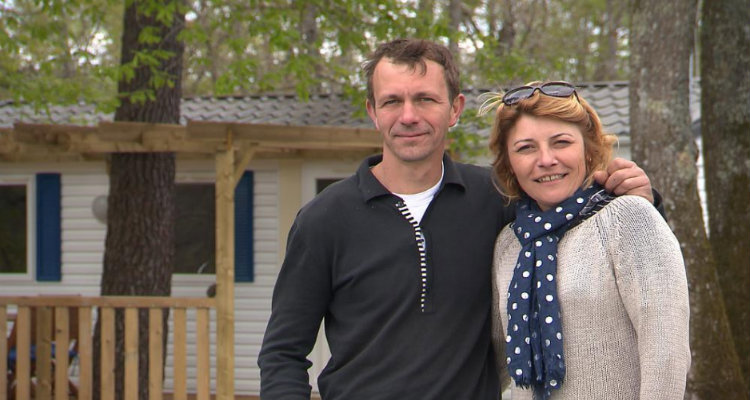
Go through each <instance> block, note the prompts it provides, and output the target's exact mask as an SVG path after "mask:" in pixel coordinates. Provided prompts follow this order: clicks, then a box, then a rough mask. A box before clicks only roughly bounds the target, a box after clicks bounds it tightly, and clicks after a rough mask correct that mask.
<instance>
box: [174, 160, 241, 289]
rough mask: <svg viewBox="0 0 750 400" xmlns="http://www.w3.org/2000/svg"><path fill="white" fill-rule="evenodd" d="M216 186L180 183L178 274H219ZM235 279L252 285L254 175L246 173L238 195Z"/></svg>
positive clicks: (176, 197)
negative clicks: (217, 265) (217, 263)
mask: <svg viewBox="0 0 750 400" xmlns="http://www.w3.org/2000/svg"><path fill="white" fill-rule="evenodd" d="M215 190H216V189H215V184H214V183H213V182H205V183H177V185H176V189H175V236H174V237H175V269H174V273H176V274H215V273H216V202H215ZM234 208H235V212H234V214H235V222H234V236H235V245H234V254H235V260H234V264H235V266H234V268H235V271H234V275H235V281H237V282H252V281H253V279H254V273H253V272H254V271H253V173H252V171H246V172H245V173H244V174H243V176H242V179H241V180H240V182H239V183H238V184H237V187H236V189H235V194H234Z"/></svg>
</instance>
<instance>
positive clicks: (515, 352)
mask: <svg viewBox="0 0 750 400" xmlns="http://www.w3.org/2000/svg"><path fill="white" fill-rule="evenodd" d="M613 198H614V197H613V196H612V195H610V194H608V193H607V192H606V191H604V189H603V188H602V187H601V186H600V185H598V184H594V185H593V186H590V187H588V188H586V189H579V190H578V191H576V193H574V194H573V196H571V197H570V198H568V199H567V200H565V201H563V202H562V203H560V204H558V205H557V206H556V207H553V208H551V209H549V210H547V211H541V210H540V209H539V206H538V205H537V204H536V202H535V201H534V200H532V199H531V198H529V197H528V196H523V197H522V198H521V199H520V200H519V201H518V203H517V204H516V221H515V222H514V223H513V225H512V228H513V232H514V233H515V234H516V237H518V240H519V241H520V242H521V252H520V253H519V254H518V262H517V263H516V268H515V270H514V271H513V279H512V280H511V282H510V286H509V288H508V335H507V336H506V338H505V341H506V353H507V356H508V359H507V362H508V371H509V372H510V376H511V377H512V378H513V379H514V380H515V382H516V385H518V386H522V387H526V388H528V387H532V388H533V389H534V392H535V398H539V397H541V398H543V399H548V398H549V396H550V395H551V393H552V390H555V389H559V388H560V385H562V383H563V380H564V379H565V358H564V356H563V343H562V338H563V332H562V323H561V322H560V304H559V303H558V301H557V244H558V242H559V241H560V238H562V236H563V234H564V233H565V232H566V231H567V230H568V229H570V228H572V227H573V226H575V225H577V224H579V223H580V222H582V221H583V220H585V219H586V218H588V217H590V216H592V215H594V214H595V213H596V212H597V211H599V210H600V209H601V208H602V207H604V206H605V205H606V204H608V203H609V202H610V201H611V200H612V199H613Z"/></svg>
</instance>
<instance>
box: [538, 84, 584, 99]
mask: <svg viewBox="0 0 750 400" xmlns="http://www.w3.org/2000/svg"><path fill="white" fill-rule="evenodd" d="M541 90H542V92H543V93H544V94H546V95H547V96H554V97H568V96H572V95H573V93H575V91H576V89H575V88H574V87H573V86H568V85H565V84H561V83H552V84H548V85H544V86H542V87H541Z"/></svg>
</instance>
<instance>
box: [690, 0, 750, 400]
mask: <svg viewBox="0 0 750 400" xmlns="http://www.w3.org/2000/svg"><path fill="white" fill-rule="evenodd" d="M748 23H750V0H728V1H706V2H704V5H703V23H702V29H701V35H700V38H701V49H702V50H701V52H702V53H701V60H700V61H701V62H700V64H701V97H702V99H701V133H702V136H703V141H702V142H703V151H704V153H703V159H704V165H705V176H706V194H707V198H708V215H709V224H708V225H709V228H710V231H709V232H710V240H711V247H712V248H713V250H714V257H715V259H716V263H717V265H718V266H719V268H718V275H719V283H720V284H721V290H722V293H723V294H724V304H726V308H727V315H728V317H729V324H730V326H731V327H732V336H733V338H734V345H735V348H736V349H737V354H738V355H739V357H740V366H741V367H742V375H743V379H744V381H745V388H746V389H747V388H750V330H748V327H750V290H749V289H748V288H750V265H749V264H750V263H749V262H748V260H749V259H750V251H749V250H748V249H750V73H748V71H750V30H748ZM744 398H746V399H747V398H750V392H747V391H746V392H745V396H744Z"/></svg>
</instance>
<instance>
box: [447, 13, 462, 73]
mask: <svg viewBox="0 0 750 400" xmlns="http://www.w3.org/2000/svg"><path fill="white" fill-rule="evenodd" d="M462 5H463V2H462V1H460V0H450V1H448V32H449V35H450V37H449V40H448V49H450V51H451V53H452V54H453V58H455V59H456V62H457V63H459V62H460V59H461V54H460V51H459V48H458V42H459V40H460V38H461V32H460V31H459V28H460V27H461V22H463V10H462V9H461V7H462Z"/></svg>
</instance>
